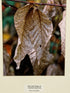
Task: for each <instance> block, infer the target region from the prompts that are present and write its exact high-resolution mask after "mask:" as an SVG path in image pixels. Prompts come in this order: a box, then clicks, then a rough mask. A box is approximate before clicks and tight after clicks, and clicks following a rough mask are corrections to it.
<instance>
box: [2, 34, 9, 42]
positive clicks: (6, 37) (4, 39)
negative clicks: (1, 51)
mask: <svg viewBox="0 0 70 93" xmlns="http://www.w3.org/2000/svg"><path fill="white" fill-rule="evenodd" d="M10 38H11V35H10V34H8V33H5V34H3V42H4V43H6V42H7V41H8V40H10Z"/></svg>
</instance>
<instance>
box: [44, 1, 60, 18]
mask: <svg viewBox="0 0 70 93" xmlns="http://www.w3.org/2000/svg"><path fill="white" fill-rule="evenodd" d="M47 3H48V4H60V0H47ZM43 12H44V13H45V14H46V15H48V17H49V18H52V17H54V16H55V15H56V14H57V15H59V14H61V7H55V6H48V5H46V6H45V7H44V9H43Z"/></svg>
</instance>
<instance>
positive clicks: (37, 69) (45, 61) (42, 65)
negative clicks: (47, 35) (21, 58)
mask: <svg viewBox="0 0 70 93" xmlns="http://www.w3.org/2000/svg"><path fill="white" fill-rule="evenodd" d="M49 45H50V42H48V44H47V46H46V47H45V48H44V50H43V54H42V57H41V59H40V62H39V61H38V60H37V59H36V61H35V64H34V75H41V74H42V73H43V71H44V70H45V69H46V68H47V67H48V65H50V64H52V63H53V62H54V55H53V54H50V53H49Z"/></svg>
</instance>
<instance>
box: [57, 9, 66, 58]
mask: <svg viewBox="0 0 70 93" xmlns="http://www.w3.org/2000/svg"><path fill="white" fill-rule="evenodd" d="M59 27H60V31H61V51H62V55H63V56H64V57H65V29H66V11H64V12H63V19H62V21H61V22H60V23H59Z"/></svg>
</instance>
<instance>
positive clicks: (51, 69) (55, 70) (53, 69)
mask: <svg viewBox="0 0 70 93" xmlns="http://www.w3.org/2000/svg"><path fill="white" fill-rule="evenodd" d="M46 75H48V76H51V75H52V76H54V75H63V70H62V69H61V67H60V65H56V64H51V65H49V66H48V68H47V71H46Z"/></svg>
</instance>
